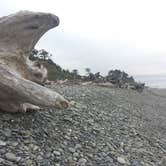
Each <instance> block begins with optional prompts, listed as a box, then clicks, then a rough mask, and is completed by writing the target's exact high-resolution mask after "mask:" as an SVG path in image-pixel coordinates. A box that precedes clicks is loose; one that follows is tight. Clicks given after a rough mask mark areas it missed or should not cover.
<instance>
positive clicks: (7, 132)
mask: <svg viewBox="0 0 166 166" xmlns="http://www.w3.org/2000/svg"><path fill="white" fill-rule="evenodd" d="M3 134H4V135H5V136H6V137H11V135H12V133H11V130H10V129H5V130H4V131H3Z"/></svg>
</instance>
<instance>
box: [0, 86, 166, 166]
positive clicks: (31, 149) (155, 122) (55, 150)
mask: <svg viewBox="0 0 166 166" xmlns="http://www.w3.org/2000/svg"><path fill="white" fill-rule="evenodd" d="M50 88H53V89H55V90H56V91H58V92H59V93H61V94H62V95H64V96H66V98H68V99H69V100H70V101H72V103H73V104H74V106H72V107H71V108H70V109H67V110H49V109H47V110H43V111H37V112H29V113H25V114H9V113H4V112H0V166H1V165H2V166H17V165H18V166H122V165H126V166H127V165H131V166H165V165H166V91H165V92H164V90H163V91H159V90H145V92H143V93H138V92H135V91H132V90H122V89H115V88H112V89H111V88H106V87H99V86H94V85H87V86H81V85H72V86H70V85H56V86H54V87H53V86H52V87H50ZM160 92H162V93H160Z"/></svg>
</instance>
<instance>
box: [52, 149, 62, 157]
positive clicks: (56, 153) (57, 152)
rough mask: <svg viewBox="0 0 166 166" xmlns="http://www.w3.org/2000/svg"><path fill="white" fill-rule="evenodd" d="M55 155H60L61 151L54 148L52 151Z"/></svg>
mask: <svg viewBox="0 0 166 166" xmlns="http://www.w3.org/2000/svg"><path fill="white" fill-rule="evenodd" d="M53 153H54V154H55V155H56V156H60V155H61V153H60V152H59V151H56V150H54V152H53Z"/></svg>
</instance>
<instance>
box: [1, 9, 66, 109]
mask: <svg viewBox="0 0 166 166" xmlns="http://www.w3.org/2000/svg"><path fill="white" fill-rule="evenodd" d="M58 24H59V19H58V17H57V16H55V15H53V14H49V13H35V12H29V11H21V12H18V13H16V14H13V15H9V16H6V17H2V18H0V109H1V110H4V111H8V112H19V111H20V112H26V111H28V110H37V109H40V107H56V108H66V107H68V105H69V102H68V101H67V100H66V99H64V97H62V96H61V95H60V94H58V93H56V92H54V91H52V90H50V89H48V88H46V87H43V86H41V85H39V83H42V82H43V81H44V80H45V79H46V77H47V70H46V69H45V68H44V67H43V66H37V65H35V62H32V61H30V60H29V55H30V53H31V51H32V49H33V48H34V46H35V44H36V43H37V41H38V40H39V39H40V38H41V36H42V35H43V34H44V33H45V32H47V31H48V30H49V29H51V28H54V27H56V26H58Z"/></svg>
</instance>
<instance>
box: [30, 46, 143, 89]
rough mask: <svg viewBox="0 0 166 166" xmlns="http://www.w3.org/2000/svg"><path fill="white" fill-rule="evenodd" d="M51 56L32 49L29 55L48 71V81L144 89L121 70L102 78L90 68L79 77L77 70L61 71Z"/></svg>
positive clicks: (111, 72) (110, 72)
mask: <svg viewBox="0 0 166 166" xmlns="http://www.w3.org/2000/svg"><path fill="white" fill-rule="evenodd" d="M51 56H52V54H50V53H49V52H47V51H46V50H44V49H41V50H36V49H34V50H33V51H32V53H31V56H30V59H31V60H33V61H37V62H38V63H39V64H42V65H44V66H45V67H46V68H47V70H48V80H50V81H57V80H65V79H67V80H79V81H92V82H95V83H105V82H109V83H111V84H113V85H114V86H115V87H119V88H130V89H134V90H138V91H142V90H143V89H144V87H145V84H144V83H138V82H136V81H135V80H134V78H133V77H132V76H129V75H128V74H127V73H125V72H124V71H121V70H117V69H116V70H110V71H109V72H108V74H107V75H106V76H102V75H101V74H100V72H97V73H92V72H91V70H90V68H85V71H86V75H84V76H81V75H80V74H79V72H78V70H77V69H73V70H72V71H69V70H65V69H62V68H61V67H60V66H59V65H57V64H56V63H55V62H53V60H52V59H51Z"/></svg>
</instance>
